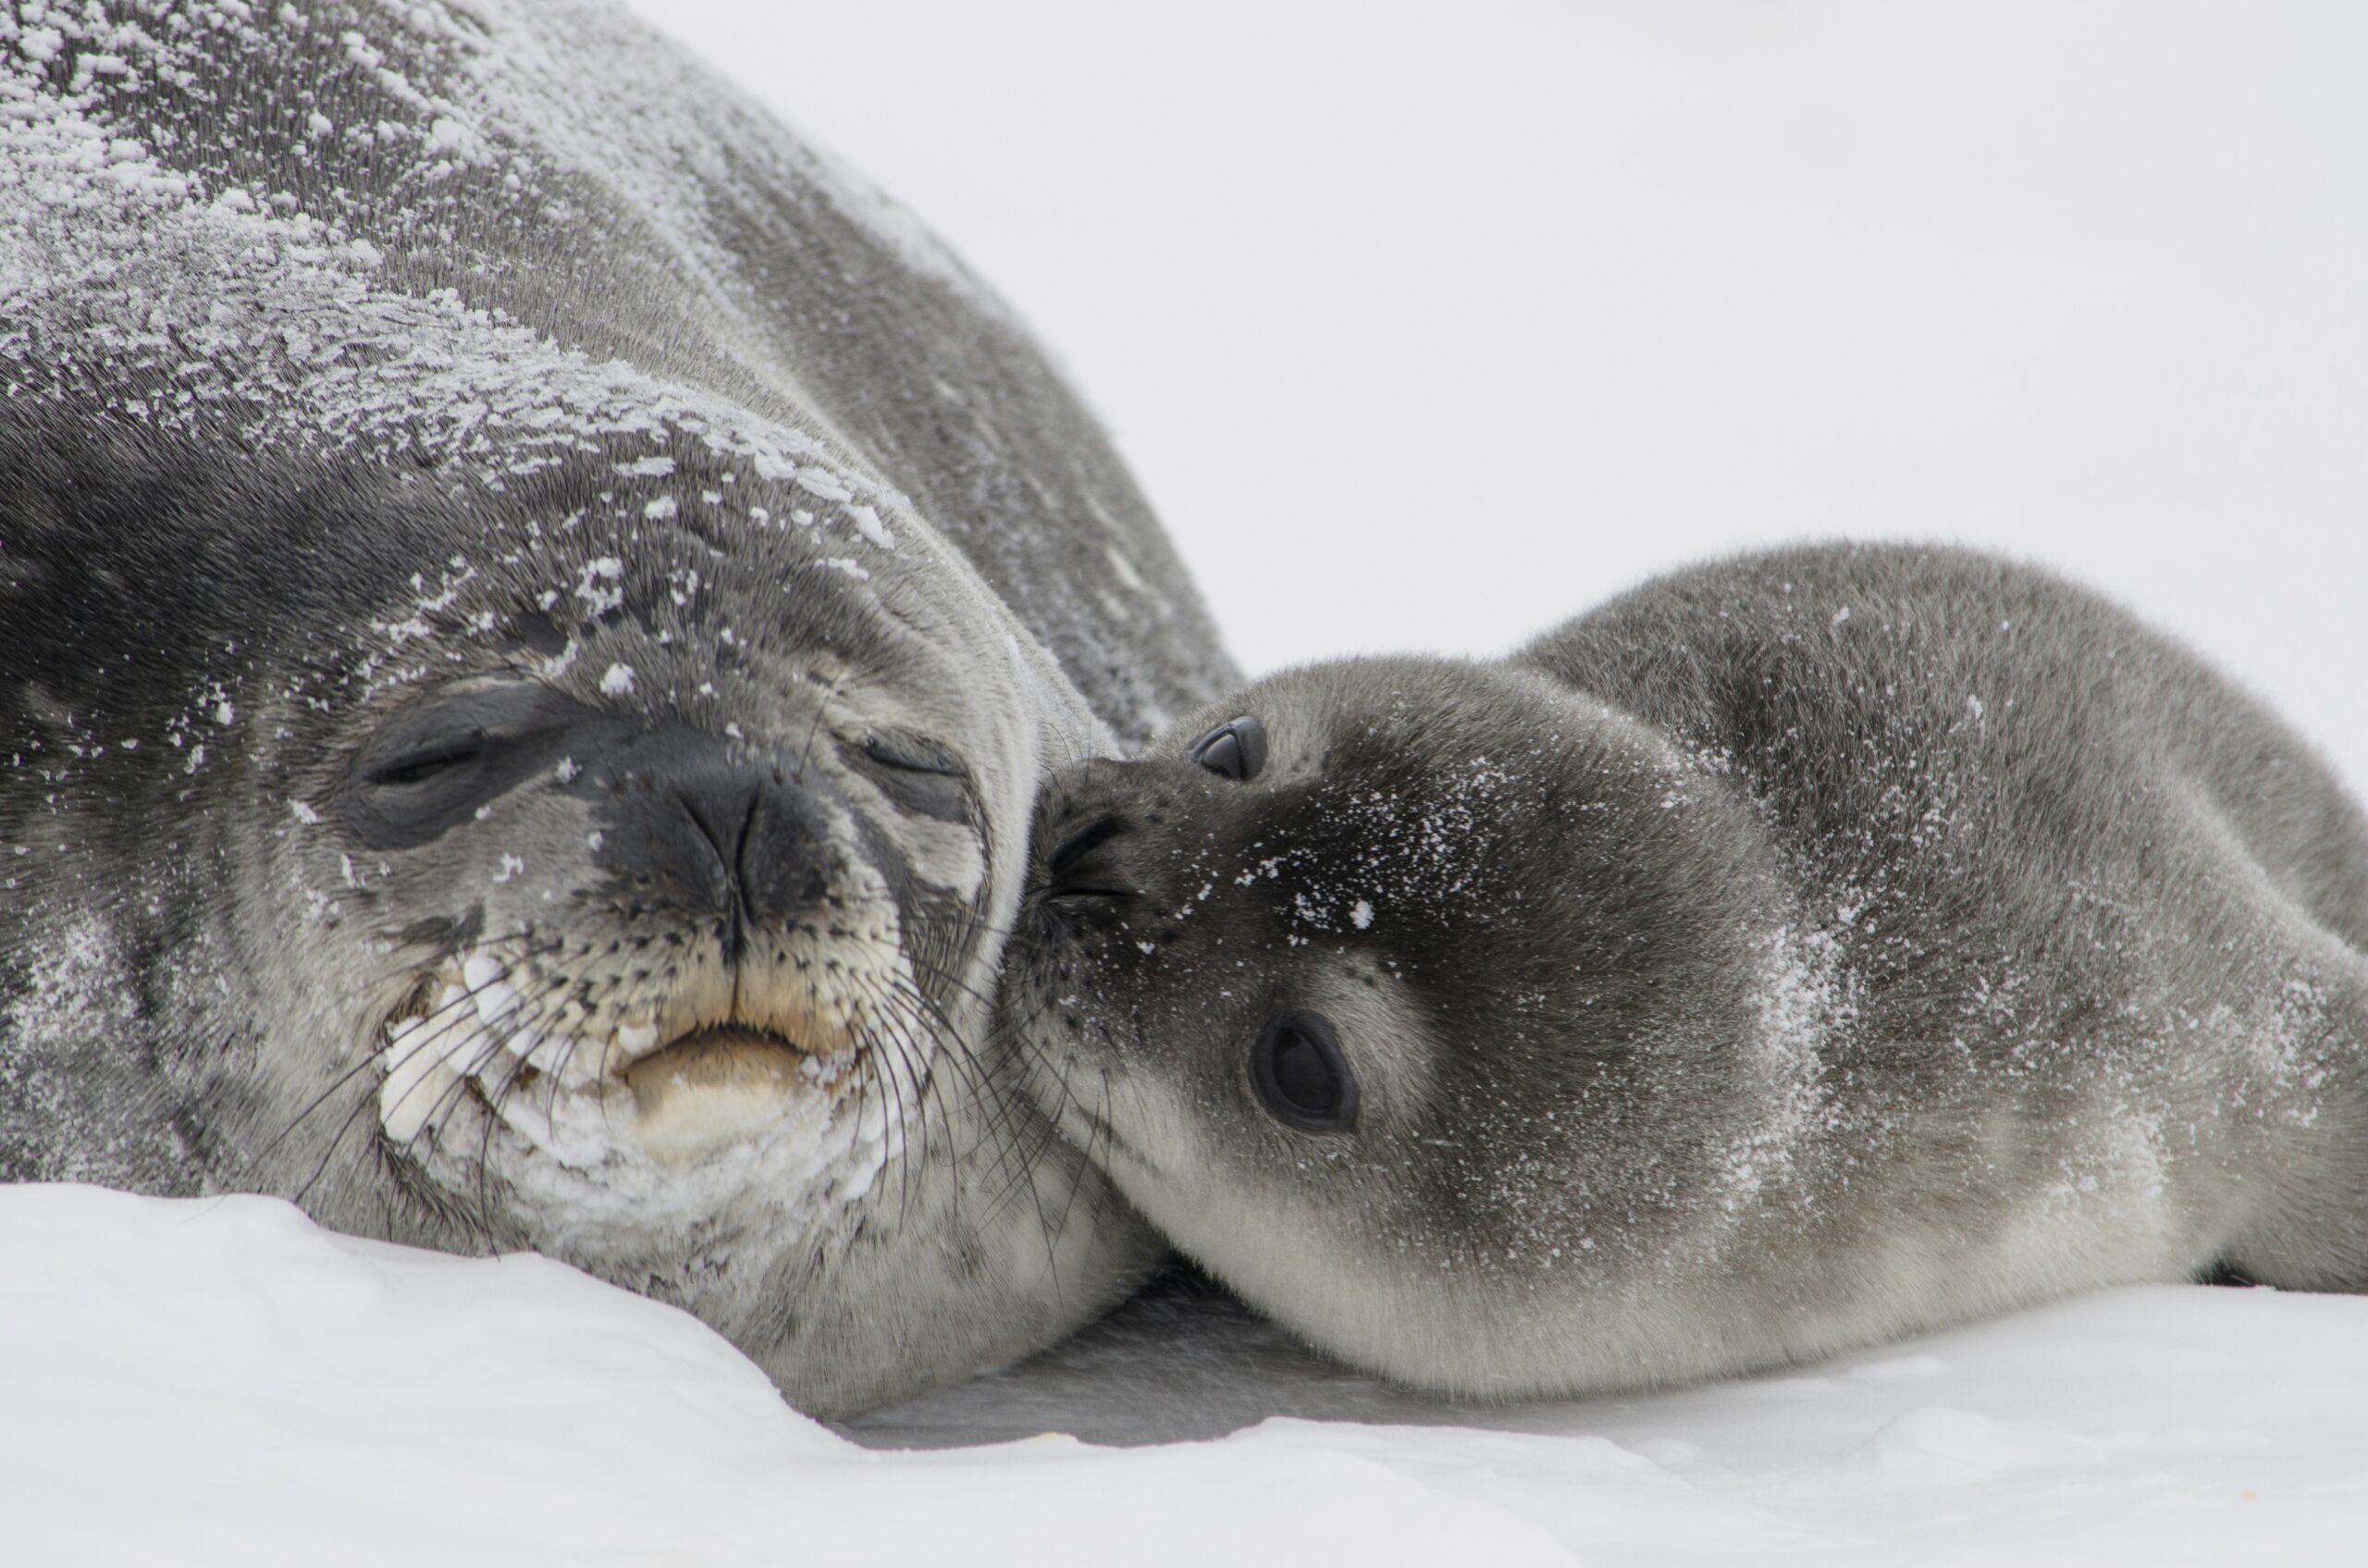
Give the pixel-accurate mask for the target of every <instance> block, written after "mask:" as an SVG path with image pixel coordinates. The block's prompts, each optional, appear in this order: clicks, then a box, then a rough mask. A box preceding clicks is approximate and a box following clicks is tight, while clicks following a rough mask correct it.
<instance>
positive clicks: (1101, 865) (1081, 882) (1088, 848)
mask: <svg viewBox="0 0 2368 1568" xmlns="http://www.w3.org/2000/svg"><path fill="white" fill-rule="evenodd" d="M1126 831H1127V824H1126V822H1125V821H1123V820H1121V819H1120V818H1117V817H1114V816H1104V817H1098V818H1096V819H1094V820H1093V821H1091V822H1088V823H1087V824H1086V825H1085V826H1083V827H1081V828H1079V830H1078V831H1077V832H1075V833H1071V834H1069V836H1068V837H1067V838H1066V839H1064V840H1063V841H1062V842H1061V846H1060V847H1059V848H1057V849H1055V850H1054V851H1053V853H1052V857H1051V858H1049V859H1047V860H1046V861H1045V862H1044V875H1045V887H1044V896H1045V897H1047V898H1131V897H1133V896H1134V895H1135V890H1134V889H1133V888H1131V887H1129V886H1127V885H1125V878H1123V877H1122V876H1120V875H1119V874H1118V872H1117V869H1116V867H1114V866H1112V865H1111V864H1110V863H1109V857H1107V856H1106V855H1102V854H1098V853H1096V852H1097V851H1099V850H1101V849H1103V848H1104V846H1107V845H1108V844H1109V843H1110V842H1111V841H1112V840H1113V839H1115V838H1117V837H1118V836H1119V835H1120V834H1122V833H1125V832H1126Z"/></svg>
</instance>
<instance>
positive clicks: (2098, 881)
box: [1007, 548, 2368, 1397]
mask: <svg viewBox="0 0 2368 1568" xmlns="http://www.w3.org/2000/svg"><path fill="white" fill-rule="evenodd" d="M1237 717H1238V719H1239V720H1240V721H1241V722H1232V721H1234V720H1236V719H1237ZM1221 721H1222V722H1221ZM1211 722H1220V723H1219V726H1218V727H1217V728H1216V729H1214V730H1209V731H1207V732H1206V733H1204V734H1199V735H1197V738H1196V737H1195V733H1196V731H1198V730H1200V729H1201V728H1202V726H1203V725H1206V724H1209V723H1211ZM1196 759H1197V760H1196ZM1040 817H1041V823H1040V834H1041V842H1042V846H1043V847H1042V850H1040V865H1039V870H1038V872H1037V881H1036V883H1035V884H1034V886H1035V894H1034V902H1033V905H1032V908H1031V914H1030V920H1029V922H1028V925H1027V927H1026V928H1025V929H1026V934H1025V936H1024V937H1023V940H1022V944H1021V945H1020V946H1019V947H1018V949H1017V951H1018V954H1019V957H1018V960H1017V961H1016V962H1015V964H1014V967H1013V970H1012V978H1011V980H1010V981H1009V982H1008V983H1009V985H1010V992H1009V994H1008V998H1007V1004H1008V1006H1010V1008H1011V1010H1012V1016H1013V1017H1014V1019H1016V1020H1018V1027H1019V1028H1020V1029H1021V1031H1022V1032H1023V1034H1024V1037H1025V1041H1026V1046H1027V1050H1028V1052H1029V1054H1030V1059H1031V1061H1032V1062H1033V1064H1034V1067H1035V1069H1036V1071H1037V1073H1038V1075H1039V1076H1038V1080H1037V1084H1036V1088H1037V1093H1038V1094H1039V1096H1040V1098H1041V1100H1042V1104H1043V1105H1044V1106H1045V1108H1046V1109H1047V1111H1048V1112H1050V1113H1052V1114H1054V1115H1055V1116H1056V1117H1059V1119H1060V1120H1061V1122H1062V1124H1063V1125H1064V1126H1065V1127H1066V1128H1067V1129H1068V1130H1069V1131H1070V1133H1071V1136H1072V1137H1074V1138H1076V1139H1078V1140H1079V1141H1080V1142H1087V1143H1089V1144H1090V1146H1091V1148H1092V1153H1093V1154H1094V1156H1095V1157H1096V1158H1098V1159H1100V1160H1101V1161H1102V1162H1103V1163H1104V1165H1105V1167H1107V1168H1108V1169H1109V1170H1110V1171H1111V1173H1112V1174H1113V1176H1114V1178H1115V1179H1116V1181H1117V1183H1118V1185H1119V1187H1120V1189H1121V1190H1122V1191H1124V1192H1126V1193H1127V1195H1128V1196H1129V1198H1131V1199H1132V1200H1133V1201H1134V1203H1135V1204H1137V1205H1138V1206H1139V1207H1141V1209H1142V1210H1143V1212H1144V1213H1145V1214H1146V1215H1148V1216H1150V1217H1151V1218H1152V1219H1153V1221H1154V1222H1155V1223H1156V1224H1158V1225H1159V1226H1160V1227H1162V1228H1164V1229H1165V1230H1166V1232H1167V1234H1168V1235H1169V1236H1170V1238H1171V1239H1172V1240H1174V1241H1176V1242H1177V1243H1178V1245H1179V1246H1180V1247H1181V1248H1182V1249H1183V1250H1185V1251H1186V1252H1187V1253H1191V1254H1192V1255H1193V1256H1195V1257H1196V1258H1198V1259H1199V1260H1201V1261H1202V1262H1203V1264H1204V1265H1206V1266H1208V1267H1209V1268H1210V1269H1212V1270H1213V1271H1214V1272H1215V1274H1217V1275H1218V1276H1219V1277H1220V1278H1223V1279H1225V1280H1226V1281H1227V1283H1228V1284H1230V1285H1231V1286H1233V1287H1234V1288H1235V1289H1237V1290H1240V1292H1241V1293H1242V1294H1243V1295H1244V1296H1245V1297H1246V1298H1247V1299H1248V1300H1249V1301H1250V1302H1251V1303H1253V1304H1254V1305H1257V1306H1259V1307H1261V1308H1262V1309H1264V1310H1265V1311H1266V1312H1268V1313H1270V1314H1272V1315H1275V1316H1276V1317H1277V1318H1278V1319H1279V1320H1281V1321H1282V1322H1283V1323H1284V1324H1286V1325H1287V1326H1289V1327H1292V1328H1294V1329H1295V1330H1297V1331H1298V1332H1299V1333H1301V1334H1303V1335H1305V1336H1306V1337H1307V1338H1308V1339H1309V1340H1311V1341H1312V1342H1314V1344H1316V1345H1317V1346H1318V1347H1320V1348H1323V1349H1326V1350H1328V1351H1330V1352H1333V1353H1335V1354H1337V1355H1339V1356H1341V1357H1343V1358H1345V1359H1347V1360H1349V1361H1351V1362H1354V1363H1357V1364H1361V1365H1363V1366H1366V1367H1369V1368H1372V1369H1375V1370H1377V1371H1380V1372H1382V1373H1384V1374H1386V1375H1388V1376H1390V1377H1395V1378H1399V1379H1400V1380H1403V1381H1407V1382H1411V1383H1415V1384H1419V1385H1422V1386H1424V1387H1426V1388H1430V1389H1437V1390H1441V1391H1446V1392H1453V1393H1457V1394H1465V1395H1483V1396H1496V1397H1523V1396H1532V1395H1548V1394H1564V1393H1574V1392H1583V1391H1587V1390H1594V1389H1616V1388H1622V1387H1631V1386H1637V1385H1645V1384H1654V1383H1664V1382H1671V1381H1679V1380H1685V1379H1691V1378H1698V1377H1708V1376H1713V1375H1717V1374H1721V1373H1726V1372H1733V1371H1737V1370H1741V1369H1745V1368H1750V1367H1755V1366H1762V1365H1769V1364H1779V1363H1783V1362H1789V1361H1796V1360H1801V1359H1806V1358H1809V1357H1814V1356H1818V1355H1821V1354H1825V1353H1828V1352H1834V1351H1838V1350H1842V1349H1844V1348H1848V1347H1851V1346H1856V1345H1864V1344H1868V1343H1871V1342H1875V1341H1879V1340H1885V1339H1888V1338H1892V1337H1894V1336H1897V1335H1900V1334H1904V1333H1907V1332H1911V1331H1914V1330H1916V1329H1919V1328H1923V1327H1930V1326H1934V1325H1939V1324H1944V1323H1949V1322H1953V1321H1957V1320H1962V1319H1966V1318H1970V1317H1975V1316H1978V1315H1983V1314H1988V1313H1992V1312H1996V1311H2000V1310H2003V1309H2005V1308H2009V1307H2013V1306H2016V1305H2017V1304H2020V1303H2029V1302H2033V1301H2037V1300H2040V1299H2042V1298H2045V1297H2050V1296H2056V1295H2061V1294H2065V1293H2066V1292H2070V1291H2075V1290H2085V1289H2089V1288H2091V1287H2098V1286H2105V1285H2112V1284H2117V1283H2128V1282H2138V1281H2147V1280H2177V1279H2185V1278H2194V1277H2196V1276H2197V1275H2198V1274H2199V1273H2201V1272H2204V1271H2207V1270H2210V1269H2213V1268H2214V1267H2215V1266H2219V1267H2226V1268H2228V1269H2232V1270H2235V1271H2237V1272H2239V1273H2241V1274H2242V1275H2245V1276H2248V1277H2250V1278H2254V1279H2258V1280H2263V1281H2266V1282H2270V1283H2274V1284H2278V1285H2284V1286H2290V1287H2294V1288H2298V1289H2356V1288H2359V1287H2360V1286H2362V1284H2363V1283H2368V957H2363V954H2368V833H2363V829H2362V819H2361V815H2360V813H2359V811H2358V810H2357V809H2356V808H2355V807H2354V806H2353V804H2352V803H2351V802H2350V801H2349V799H2348V798H2347V797H2346V796H2345V795H2344V793H2343V791H2342V789H2341V788H2340V787H2339V786H2338V784H2337V783H2336V781H2335V780H2334V779H2333V778H2332V777H2331V776H2330V774H2329V773H2328V772H2327V770H2326V769H2325V766H2323V765H2322V764H2321V763H2320V762H2319V761H2318V760H2317V759H2315V758H2314V757H2312V755H2311V754H2310V752H2309V751H2308V750H2307V748H2305V747H2303V746H2302V745H2301V744H2300V743H2299V742H2298V741H2297V740H2296V739H2295V738H2294V737H2293V736H2292V735H2290V734H2289V733H2288V731H2287V730H2286V729H2285V728H2284V727H2283V726H2282V725H2280V723H2279V722H2277V721H2276V720H2275V718H2274V717H2273V716H2272V715H2270V714H2269V713H2268V712H2266V711H2265V710H2263V708H2262V707H2261V706H2260V705H2259V704H2257V703H2256V702H2254V701H2252V700H2251V699H2250V698H2247V697H2246V696H2245V695H2244V694H2242V693H2241V692H2239V691H2238V690H2236V689H2234V688H2233V687H2232V686H2231V685H2229V684H2228V683H2226V681H2225V680H2223V679H2221V678H2219V677H2218V676H2216V675H2215V674H2214V673H2212V672H2211V671H2210V670H2208V669H2206V668H2205V667H2204V666H2203V665H2202V664H2201V663H2200V662H2199V661H2197V660H2195V659H2194V658H2193V657H2191V656H2190V655H2189V654H2188V653H2187V652H2185V651H2184V650H2182V649H2181V648H2178V647H2177V646H2176V645H2174V644H2173V643H2171V642H2170V641H2168V640H2167V639H2165V638H2164V637H2163V636H2159V635H2157V634H2155V633H2153V632H2152V631H2150V630H2148V629H2147V628H2146V627H2144V626H2142V625H2140V623H2137V622H2136V621H2134V620H2133V619H2131V618H2130V617H2129V616H2128V615H2127V614H2125V613H2123V612H2122V611H2119V610H2117V609H2115V608H2114V607H2113V606H2111V605H2109V604H2107V603H2105V602H2104V601H2103V600H2101V599H2098V598H2096V597H2094V596H2092V595H2091V594H2088V593H2086V592H2083V591H2081V590H2079V589H2078V588H2075V587H2072V586H2067V585H2066V584H2064V583H2062V582H2060V581H2058V580H2056V579H2054V578H2052V577H2049V576H2047V575H2044V574H2040V573H2038V572H2035V571H2030V570H2027V569H2024V568H2020V567H2017V566H2014V565H2010V564H2007V563H2005V562H1999V561H1995V560H1992V559H1987V558H1983V557H1980V556H1977V555H1970V554H1964V553H1957V552H1952V551H1947V550H1925V549H1891V548H1832V549H1801V550H1795V551H1788V552H1783V553H1779V554H1773V555H1767V556H1760V557H1756V558H1751V559H1746V560H1743V561H1739V562H1728V563H1724V564H1719V565H1713V566H1708V567H1705V568H1701V569H1697V570H1694V571H1689V572H1684V573H1680V574H1674V575H1671V576H1669V577H1666V578H1663V579H1660V580H1659V581H1656V582H1653V583H1651V584H1648V585H1647V586H1644V587H1641V588H1639V589H1637V590H1635V591H1634V592H1632V593H1630V594H1628V595H1626V596H1624V597H1622V598H1621V599H1617V600H1615V601H1613V602H1612V603H1610V604H1609V605H1608V606H1606V607H1605V608H1603V609H1601V610H1599V611H1595V612H1593V613H1591V614H1588V615H1585V616H1582V617H1581V618H1579V619H1578V620H1576V621H1574V622H1573V623H1569V624H1568V625H1566V626H1564V627H1562V628H1560V629H1559V630H1557V631H1555V632H1553V633H1551V634H1549V635H1548V636H1545V637H1543V638H1541V639H1539V640H1538V641H1537V642H1536V643H1534V644H1532V645H1531V646H1530V647H1528V648H1524V649H1523V650H1522V651H1521V652H1519V653H1518V654H1516V655H1514V656H1513V657H1511V658H1510V659H1508V660H1506V661H1502V662H1501V663H1496V664H1468V663H1459V662H1453V661H1426V660H1392V659H1377V660H1362V661H1350V662H1346V663H1341V664H1335V665H1326V666H1316V667H1313V668H1309V669H1303V670H1299V671H1294V672H1289V673H1284V674H1281V675H1278V676H1276V677H1274V678H1272V679H1270V680H1268V681H1265V682H1264V683H1261V684H1259V685H1253V686H1252V687H1251V688H1250V689H1249V690H1248V691H1247V692H1245V693H1243V694H1241V695H1240V696H1238V697H1235V698H1228V699H1226V700H1225V701H1224V702H1222V703H1221V704H1219V705H1218V706H1216V707H1215V708H1212V709H1209V710H1204V712H1203V714H1202V715H1201V716H1200V717H1199V718H1198V719H1197V720H1195V721H1191V722H1188V723H1187V724H1186V725H1185V726H1184V727H1183V728H1182V729H1180V730H1179V731H1178V735H1176V736H1175V737H1172V738H1171V739H1169V740H1166V741H1164V742H1162V743H1161V744H1160V745H1159V746H1157V747H1154V748H1153V753H1152V754H1151V755H1150V756H1148V757H1146V758H1145V759H1141V760H1140V761H1136V762H1131V763H1121V762H1093V763H1088V764H1085V765H1083V766H1082V767H1081V768H1079V769H1078V770H1075V771H1073V772H1067V773H1064V774H1062V775H1059V776H1057V778H1056V780H1055V784H1054V786H1052V787H1051V788H1050V789H1049V790H1048V795H1047V801H1046V805H1045V806H1044V808H1043V809H1042V811H1041V812H1040Z"/></svg>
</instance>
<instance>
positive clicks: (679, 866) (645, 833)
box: [597, 731, 830, 961]
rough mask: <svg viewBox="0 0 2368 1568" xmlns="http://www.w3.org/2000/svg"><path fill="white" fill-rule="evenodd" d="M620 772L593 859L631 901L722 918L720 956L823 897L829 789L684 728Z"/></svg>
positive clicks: (653, 740)
mask: <svg viewBox="0 0 2368 1568" xmlns="http://www.w3.org/2000/svg"><path fill="white" fill-rule="evenodd" d="M635 750H636V751H638V752H639V753H641V754H642V755H641V757H640V758H639V759H637V761H638V765H637V766H633V767H630V768H627V769H624V770H621V771H620V772H619V773H618V774H617V775H615V777H614V787H613V793H612V794H611V796H610V799H609V802H608V803H607V806H606V812H607V814H608V815H609V816H610V818H611V821H612V822H613V826H611V827H610V828H609V829H607V830H605V831H604V832H603V833H601V841H602V845H601V850H600V852H599V853H598V857H597V858H598V863H599V864H600V865H601V867H602V869H603V870H607V871H608V872H609V873H610V875H611V877H612V878H615V879H617V880H618V881H619V882H620V883H622V884H623V891H625V892H626V893H627V895H629V896H630V897H633V898H635V899H637V900H640V901H643V902H658V903H669V904H672V905H673V906H675V907H679V908H681V909H683V910H684V911H685V912H686V913H688V914H691V915H693V916H695V917H697V918H698V919H701V920H708V919H713V920H716V921H717V922H718V925H717V928H716V929H717V935H718V939H719V940H720V941H721V942H722V944H723V945H724V949H725V955H724V956H725V958H726V960H727V961H729V960H731V959H734V958H736V957H737V956H738V949H739V946H740V945H741V944H742V943H743V942H744V941H745V940H746V936H747V933H748V932H749V931H750V930H751V929H762V928H764V927H766V926H769V925H775V924H779V923H781V922H783V921H784V920H789V919H791V918H793V917H794V916H795V915H796V913H797V911H799V910H800V909H802V908H806V907H810V906H812V905H814V904H815V903H817V902H819V901H820V900H821V899H822V898H823V897H824V896H826V890H827V888H828V886H829V880H830V879H829V878H828V876H827V875H826V874H825V871H826V868H825V865H824V860H825V858H826V856H827V854H828V853H829V851H828V848H827V846H828V844H829V841H830V840H829V833H828V831H827V830H828V825H829V823H828V819H829V802H828V800H827V798H826V797H825V796H824V794H823V792H824V791H825V790H826V789H827V786H826V785H824V784H822V783H821V781H820V777H819V776H818V775H815V774H812V773H809V774H808V777H807V778H806V779H805V780H804V781H803V782H796V781H793V780H792V779H791V778H790V777H789V776H787V775H785V774H783V773H782V772H779V771H778V770H776V769H774V768H772V767H771V766H770V765H769V764H768V763H766V762H764V761H762V760H759V761H754V762H751V761H749V760H747V759H744V758H741V757H738V756H735V755H734V753H733V751H732V750H730V749H729V748H727V747H725V746H724V745H723V743H722V742H720V741H717V740H714V739H712V738H711V737H709V736H705V735H687V734H685V733H683V732H680V731H672V732H668V733H667V734H665V735H652V736H651V737H649V739H648V742H647V743H646V744H644V745H642V746H640V747H635Z"/></svg>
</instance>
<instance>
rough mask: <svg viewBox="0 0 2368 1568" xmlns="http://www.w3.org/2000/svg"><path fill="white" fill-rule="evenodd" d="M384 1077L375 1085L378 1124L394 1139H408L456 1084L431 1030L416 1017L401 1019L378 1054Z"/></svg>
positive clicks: (405, 1141) (425, 1121) (454, 1076)
mask: <svg viewBox="0 0 2368 1568" xmlns="http://www.w3.org/2000/svg"><path fill="white" fill-rule="evenodd" d="M381 1055H382V1057H383V1059H384V1060H385V1062H386V1064H387V1079H386V1081H385V1082H383V1083H381V1084H379V1085H378V1124H379V1125H380V1126H381V1127H383V1128H385V1129H386V1130H387V1136H388V1138H391V1139H393V1140H394V1141H395V1142H398V1143H409V1142H411V1141H412V1140H413V1139H414V1138H416V1137H418V1136H419V1131H420V1129H421V1128H423V1127H425V1126H426V1125H427V1120H428V1117H431V1116H433V1115H434V1114H435V1112H436V1107H437V1106H438V1105H440V1104H442V1103H443V1101H444V1098H445V1096H446V1095H447V1094H449V1093H450V1092H451V1091H452V1090H453V1089H454V1088H456V1087H458V1086H459V1084H460V1081H461V1080H460V1075H459V1074H457V1073H455V1072H454V1071H453V1070H452V1069H451V1068H450V1067H449V1066H447V1065H446V1063H445V1061H444V1058H443V1056H442V1055H441V1054H440V1053H438V1051H437V1049H436V1046H435V1040H434V1031H431V1030H429V1029H428V1027H427V1025H426V1024H425V1021H424V1020H422V1019H404V1020H403V1021H402V1022H401V1023H400V1024H398V1025H397V1026H396V1027H395V1029H394V1030H393V1031H391V1033H390V1034H389V1036H388V1044H387V1049H386V1050H385V1051H384V1052H383V1053H382V1054H381Z"/></svg>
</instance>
